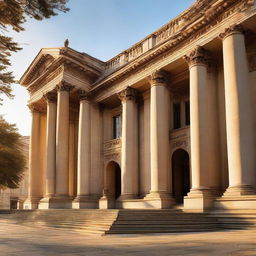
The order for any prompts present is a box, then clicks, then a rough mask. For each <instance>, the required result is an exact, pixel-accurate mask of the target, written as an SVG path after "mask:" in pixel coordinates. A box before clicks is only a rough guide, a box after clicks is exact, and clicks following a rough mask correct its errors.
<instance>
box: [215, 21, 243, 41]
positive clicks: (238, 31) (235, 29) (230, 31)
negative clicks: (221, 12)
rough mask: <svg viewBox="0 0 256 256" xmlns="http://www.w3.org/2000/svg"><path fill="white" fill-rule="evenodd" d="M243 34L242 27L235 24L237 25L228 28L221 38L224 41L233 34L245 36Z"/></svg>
mask: <svg viewBox="0 0 256 256" xmlns="http://www.w3.org/2000/svg"><path fill="white" fill-rule="evenodd" d="M243 33H244V29H243V27H242V25H240V24H235V25H232V26H230V27H228V28H226V29H225V31H224V32H223V33H221V34H220V35H219V37H220V38H221V39H222V40H224V39H225V38H226V37H228V36H230V35H232V34H243Z"/></svg>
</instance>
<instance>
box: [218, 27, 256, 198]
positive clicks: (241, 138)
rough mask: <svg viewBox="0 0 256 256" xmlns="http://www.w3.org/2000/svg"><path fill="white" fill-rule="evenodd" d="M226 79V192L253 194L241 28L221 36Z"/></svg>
mask: <svg viewBox="0 0 256 256" xmlns="http://www.w3.org/2000/svg"><path fill="white" fill-rule="evenodd" d="M221 37H222V39H223V60H224V78H225V102H226V126H227V149H228V165H229V189H228V190H227V192H230V193H231V194H232V193H235V194H240V195H242V194H245V195H246V194H253V193H254V192H255V190H254V188H253V184H254V182H255V179H256V177H255V176H256V175H255V150H254V146H255V145H254V131H253V123H252V122H253V119H252V116H253V115H252V99H251V90H250V87H249V81H248V64H247V57H246V49H245V42H244V35H243V32H242V28H241V27H240V26H233V27H230V28H228V29H227V30H226V31H225V33H223V34H221Z"/></svg>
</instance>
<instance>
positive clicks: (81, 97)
mask: <svg viewBox="0 0 256 256" xmlns="http://www.w3.org/2000/svg"><path fill="white" fill-rule="evenodd" d="M78 97H79V100H80V101H82V100H86V101H90V99H91V94H90V93H89V92H86V91H85V90H82V89H80V90H79V91H78Z"/></svg>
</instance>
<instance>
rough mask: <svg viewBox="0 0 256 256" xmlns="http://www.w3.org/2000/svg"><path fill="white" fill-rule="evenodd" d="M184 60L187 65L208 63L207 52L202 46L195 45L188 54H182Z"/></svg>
mask: <svg viewBox="0 0 256 256" xmlns="http://www.w3.org/2000/svg"><path fill="white" fill-rule="evenodd" d="M184 59H185V61H186V62H187V63H188V65H189V66H193V65H200V64H203V65H208V63H209V52H208V51H206V50H205V49H204V48H203V47H201V46H197V47H196V48H195V49H194V50H193V51H192V52H191V53H190V54H189V55H186V56H184Z"/></svg>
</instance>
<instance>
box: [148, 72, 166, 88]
mask: <svg viewBox="0 0 256 256" xmlns="http://www.w3.org/2000/svg"><path fill="white" fill-rule="evenodd" d="M149 80H150V83H151V85H152V86H153V85H166V84H167V82H168V80H169V73H168V72H167V71H165V70H163V69H160V70H156V71H155V72H153V73H152V74H151V76H150V78H149Z"/></svg>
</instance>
